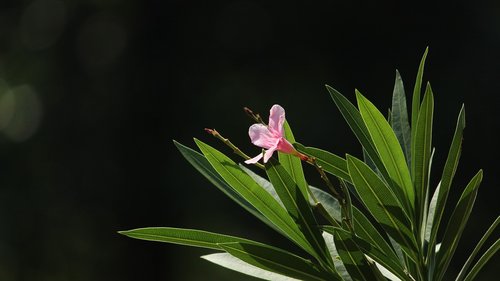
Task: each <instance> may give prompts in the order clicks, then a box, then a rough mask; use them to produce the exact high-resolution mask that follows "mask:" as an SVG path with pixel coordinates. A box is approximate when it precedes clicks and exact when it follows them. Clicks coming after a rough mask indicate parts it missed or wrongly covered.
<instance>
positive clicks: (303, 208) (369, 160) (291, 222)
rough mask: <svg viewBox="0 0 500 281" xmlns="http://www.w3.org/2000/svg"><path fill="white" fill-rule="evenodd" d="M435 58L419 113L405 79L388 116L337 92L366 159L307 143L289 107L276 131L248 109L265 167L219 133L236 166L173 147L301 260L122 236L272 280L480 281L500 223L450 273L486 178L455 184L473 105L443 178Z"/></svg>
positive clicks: (202, 147)
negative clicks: (453, 196) (453, 197)
mask: <svg viewBox="0 0 500 281" xmlns="http://www.w3.org/2000/svg"><path fill="white" fill-rule="evenodd" d="M426 56H427V50H426V51H425V53H424V55H423V57H422V60H421V62H420V66H419V69H418V72H417V77H416V81H415V86H414V89H413V96H412V103H411V108H410V110H411V112H410V113H408V108H407V102H406V96H405V91H404V87H403V81H402V79H401V77H400V75H399V73H398V72H397V71H396V79H395V85H394V91H393V96H392V107H391V108H390V110H389V114H388V116H386V115H385V114H382V113H381V111H379V110H378V109H377V108H376V107H375V106H374V105H373V103H372V102H371V101H369V100H368V99H366V98H365V97H364V96H363V95H362V94H361V93H360V92H359V91H357V90H356V92H355V93H356V104H357V106H356V105H354V104H353V103H351V102H350V101H349V99H348V98H346V97H345V96H343V95H342V94H341V93H339V92H338V91H337V90H335V89H334V88H332V87H330V86H326V88H327V90H328V93H329V94H330V96H331V98H332V100H333V102H334V104H335V105H336V107H337V108H338V110H339V111H340V113H341V114H342V116H343V117H344V119H345V121H346V122H347V123H348V125H349V126H350V128H351V129H352V132H353V133H354V135H355V136H356V138H357V139H358V140H359V143H360V144H361V147H362V151H363V157H362V158H363V159H360V158H357V157H355V156H352V155H350V154H346V155H345V156H339V155H335V154H333V153H330V152H328V151H325V150H322V149H319V148H315V147H309V146H304V145H302V144H300V143H298V142H296V141H295V138H294V135H293V133H292V130H291V128H290V125H289V124H288V122H287V121H286V119H285V110H284V109H283V108H282V107H281V106H279V105H274V106H272V108H271V110H270V115H269V120H268V122H265V120H264V119H263V118H262V117H261V115H259V114H257V113H254V112H253V111H252V110H250V109H248V108H245V111H246V113H247V114H248V115H249V116H250V117H251V118H252V119H253V120H254V121H255V124H254V125H252V126H251V127H250V129H249V136H250V140H251V142H252V143H253V144H254V145H256V146H257V147H259V148H261V152H260V153H259V154H258V155H257V156H256V157H253V158H251V157H249V156H247V154H245V153H244V152H243V151H241V150H240V149H239V148H238V147H237V146H236V145H235V144H233V143H232V142H231V141H230V140H228V139H226V138H224V137H223V136H222V135H221V134H220V133H219V132H218V131H216V130H215V129H206V131H207V132H208V133H209V134H211V135H213V136H214V137H215V139H217V141H222V142H223V143H224V144H226V145H227V148H228V150H227V151H228V152H230V153H231V155H233V156H234V157H229V156H228V155H226V154H225V153H223V152H221V151H218V150H217V149H215V148H213V147H212V146H210V145H208V144H206V143H204V142H202V141H200V140H198V139H195V140H194V141H195V143H196V146H197V147H198V149H199V152H198V151H196V150H193V149H191V148H189V147H187V146H185V145H182V144H180V143H178V142H175V141H174V143H175V145H176V147H177V148H178V149H179V151H180V152H181V153H182V155H183V156H184V157H185V158H186V160H187V161H188V162H189V163H191V164H192V165H193V167H194V168H195V169H196V170H198V172H200V173H201V174H202V175H203V176H204V177H206V178H207V179H208V180H209V181H210V182H211V183H212V184H213V185H214V186H216V187H217V188H218V189H219V190H220V191H222V192H223V193H224V194H226V195H227V196H228V197H229V198H230V199H231V200H233V201H235V202H236V203H238V204H239V205H240V206H241V207H242V208H244V209H245V210H247V211H248V212H250V213H251V214H252V215H254V216H255V217H256V218H258V219H259V220H260V221H262V222H263V223H264V224H266V225H268V226H269V227H271V228H272V229H274V230H275V231H277V232H278V233H279V234H281V235H282V236H283V237H284V238H286V239H289V240H290V241H291V242H293V243H294V244H295V245H297V246H298V248H297V249H296V250H295V251H294V252H291V251H290V250H286V249H281V248H278V247H275V246H273V245H267V244H264V243H260V242H258V241H254V240H251V237H247V238H241V237H234V236H228V235H224V234H219V233H212V232H207V231H203V230H194V229H181V228H174V227H150V228H139V229H133V230H127V231H121V232H120V233H121V234H123V235H126V236H128V237H132V238H136V239H143V240H149V241H158V242H167V243H175V244H181V245H187V246H194V247H202V248H208V249H211V250H214V251H217V252H216V253H212V254H208V255H205V256H202V258H203V259H205V260H208V261H210V262H212V263H215V264H217V265H220V266H223V267H226V268H229V269H231V270H235V271H238V272H241V273H243V274H247V275H250V276H254V277H256V278H260V279H265V280H404V281H417V280H419V281H423V280H428V281H439V280H452V279H453V278H454V279H455V280H457V281H470V280H474V279H475V277H476V276H477V274H478V272H479V271H480V270H481V269H482V268H483V266H484V265H485V264H486V263H487V262H488V261H489V260H490V259H491V258H492V257H493V256H494V255H495V254H496V253H497V251H498V248H499V246H500V244H499V239H498V238H496V237H494V238H495V239H494V242H493V244H492V245H491V246H490V247H489V248H487V247H483V246H484V244H486V242H488V241H489V240H491V239H489V238H490V236H492V234H493V233H495V230H496V227H497V226H498V223H499V219H498V217H497V219H496V220H495V221H494V222H493V223H492V225H491V226H490V228H489V229H487V230H486V232H485V233H484V235H483V236H482V238H480V239H479V241H478V243H477V246H476V247H475V248H474V249H473V251H472V253H471V254H470V256H469V257H468V259H467V260H466V262H465V264H464V265H463V267H462V269H461V270H460V272H459V273H458V276H450V273H447V270H448V268H449V265H450V261H451V260H452V258H453V256H454V254H455V251H456V249H457V247H458V245H459V241H460V238H461V236H462V233H463V231H464V229H465V227H466V224H467V221H468V219H469V216H470V214H471V211H472V207H473V205H474V201H475V199H476V196H477V193H478V189H479V186H480V184H481V181H482V178H483V172H482V170H479V171H477V173H476V174H475V175H474V176H473V177H472V179H471V180H470V182H469V183H468V184H467V185H466V186H465V187H462V186H454V185H452V183H453V178H454V175H455V171H456V169H457V166H458V162H459V158H460V151H461V147H462V138H463V131H464V128H465V110H464V107H463V106H462V108H461V109H460V111H459V113H458V118H457V123H456V128H455V132H454V134H453V136H452V137H450V140H451V144H450V146H449V149H447V150H448V151H447V153H448V154H447V159H446V162H445V164H444V167H441V168H440V169H436V168H435V167H432V158H433V155H434V148H433V146H432V131H433V114H434V97H433V91H432V88H431V86H430V84H429V83H427V85H426V86H425V89H422V77H423V72H424V64H425V59H426ZM422 90H423V94H422ZM422 96H423V97H422ZM233 152H234V153H235V154H236V155H234V154H233ZM273 155H274V156H273ZM276 156H277V157H276ZM232 158H237V160H236V161H235V160H233V159H232ZM238 160H241V163H238ZM303 165H312V166H313V167H314V168H315V170H316V171H317V174H313V175H311V176H319V177H321V179H322V182H323V183H324V184H323V186H321V187H313V186H310V185H308V183H307V180H306V178H305V176H304V171H303ZM431 173H432V177H433V178H435V177H438V176H439V177H440V180H439V184H438V185H437V186H430V182H431V181H430V178H431ZM450 192H455V193H461V196H460V198H459V199H458V201H457V202H447V201H448V200H447V199H448V195H449V193H450ZM445 207H449V208H451V210H450V211H449V213H450V214H451V216H450V217H449V219H445V217H444V216H443V214H444V212H445ZM447 212H448V211H447ZM485 249H486V250H485ZM450 278H452V279H450Z"/></svg>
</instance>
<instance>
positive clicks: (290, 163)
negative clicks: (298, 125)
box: [278, 121, 309, 199]
mask: <svg viewBox="0 0 500 281" xmlns="http://www.w3.org/2000/svg"><path fill="white" fill-rule="evenodd" d="M283 131H284V133H285V139H287V140H288V141H289V142H290V143H291V144H294V143H295V137H294V136H293V133H292V129H291V128H290V125H289V124H288V122H287V121H285V123H284V126H283ZM278 158H279V161H280V163H281V165H283V168H285V170H286V171H287V172H288V173H289V174H290V175H291V176H292V178H293V180H294V181H295V183H297V186H298V187H299V188H300V191H301V192H302V195H303V196H304V197H305V198H306V199H307V198H308V196H309V194H308V193H307V182H306V179H305V177H304V171H303V169H302V161H301V160H300V158H298V157H297V156H294V155H291V154H287V153H281V152H278Z"/></svg>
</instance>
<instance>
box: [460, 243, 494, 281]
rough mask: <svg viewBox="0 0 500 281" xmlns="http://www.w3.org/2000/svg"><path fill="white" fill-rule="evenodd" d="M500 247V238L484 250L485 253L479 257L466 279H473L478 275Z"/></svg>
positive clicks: (469, 280) (466, 280) (467, 280)
mask: <svg viewBox="0 0 500 281" xmlns="http://www.w3.org/2000/svg"><path fill="white" fill-rule="evenodd" d="M499 249H500V239H497V241H495V243H493V245H491V247H490V248H489V249H488V250H486V252H484V254H483V255H482V256H481V257H480V258H479V260H478V261H477V263H476V264H475V265H474V266H473V267H472V269H471V270H470V272H469V274H467V276H466V277H465V279H464V281H472V280H474V278H476V275H477V274H478V273H479V271H481V269H482V268H483V266H484V265H485V264H486V263H488V261H489V260H490V259H491V258H492V257H493V256H494V255H495V254H496V253H497V252H498V250H499Z"/></svg>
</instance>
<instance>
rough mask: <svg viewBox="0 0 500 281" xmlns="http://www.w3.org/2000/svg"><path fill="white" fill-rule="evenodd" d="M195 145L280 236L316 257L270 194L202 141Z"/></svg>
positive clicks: (298, 230) (228, 159)
mask: <svg viewBox="0 0 500 281" xmlns="http://www.w3.org/2000/svg"><path fill="white" fill-rule="evenodd" d="M195 142H196V144H197V145H198V147H199V148H200V150H201V152H202V153H203V154H204V155H205V157H206V158H207V160H208V162H210V164H211V165H212V167H213V168H214V169H215V170H216V171H217V173H219V174H220V175H221V177H222V178H223V179H224V180H225V181H226V182H227V183H228V184H229V185H230V186H231V187H232V188H233V189H234V190H235V191H236V192H238V194H239V195H240V196H241V197H243V198H244V199H245V200H247V201H248V202H249V203H250V204H251V205H252V206H254V208H255V209H257V210H258V211H259V212H260V213H262V215H264V216H265V217H266V218H267V219H268V220H269V221H271V222H272V223H273V224H274V225H275V226H276V227H277V228H278V229H280V233H282V234H284V235H285V236H286V237H288V238H289V239H290V240H292V241H293V242H295V243H296V244H297V245H298V246H299V247H301V248H302V249H304V250H305V251H306V252H308V253H310V254H313V255H314V253H315V251H314V250H313V249H312V248H311V246H310V245H309V242H308V241H307V240H306V239H305V237H304V235H303V234H302V233H301V231H300V229H299V228H298V226H297V225H296V224H295V222H294V221H293V220H292V218H291V217H290V215H288V213H287V212H286V210H285V209H283V207H282V206H281V205H280V204H279V203H278V202H277V201H276V200H275V199H274V198H273V197H272V196H271V195H270V194H269V193H268V192H267V191H266V190H264V189H263V188H262V187H261V186H260V185H258V184H257V183H256V182H255V181H254V180H253V179H252V178H251V177H250V176H249V175H248V174H247V173H245V171H243V170H242V169H241V168H240V167H239V166H238V165H237V164H236V163H234V162H233V161H232V160H231V159H230V158H229V157H227V156H226V155H224V154H222V153H221V152H219V151H218V150H216V149H214V148H213V147H211V146H209V145H207V144H205V143H203V142H202V141H199V140H197V139H195Z"/></svg>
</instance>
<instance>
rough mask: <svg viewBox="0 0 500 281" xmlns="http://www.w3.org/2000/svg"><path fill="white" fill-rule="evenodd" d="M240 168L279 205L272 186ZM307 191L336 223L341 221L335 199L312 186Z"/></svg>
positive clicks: (249, 171)
mask: <svg viewBox="0 0 500 281" xmlns="http://www.w3.org/2000/svg"><path fill="white" fill-rule="evenodd" d="M240 167H241V168H242V169H243V170H244V171H245V172H246V173H247V174H248V175H249V176H250V177H252V179H253V180H255V181H256V182H257V183H258V184H259V185H260V186H262V187H263V188H264V189H265V190H266V191H267V192H269V194H271V195H272V196H273V197H274V199H276V200H277V201H278V202H280V204H283V203H281V199H280V198H279V196H278V194H277V193H276V191H275V190H274V186H273V185H272V184H271V183H270V182H269V181H268V180H267V179H265V178H263V177H261V176H259V175H257V174H256V173H254V172H253V171H251V170H250V169H248V168H246V167H244V166H243V165H240ZM309 189H310V190H311V193H312V194H313V195H314V197H315V198H316V199H317V200H318V201H319V202H320V203H321V204H322V205H323V207H324V208H325V209H326V211H327V212H328V213H329V214H330V216H332V217H333V218H334V219H336V220H337V221H341V215H340V204H339V202H338V200H337V199H335V198H334V197H333V196H331V195H330V194H328V193H327V192H325V191H323V190H321V189H319V188H317V187H314V186H309ZM309 203H310V204H315V203H316V202H313V201H312V200H311V198H309Z"/></svg>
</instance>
